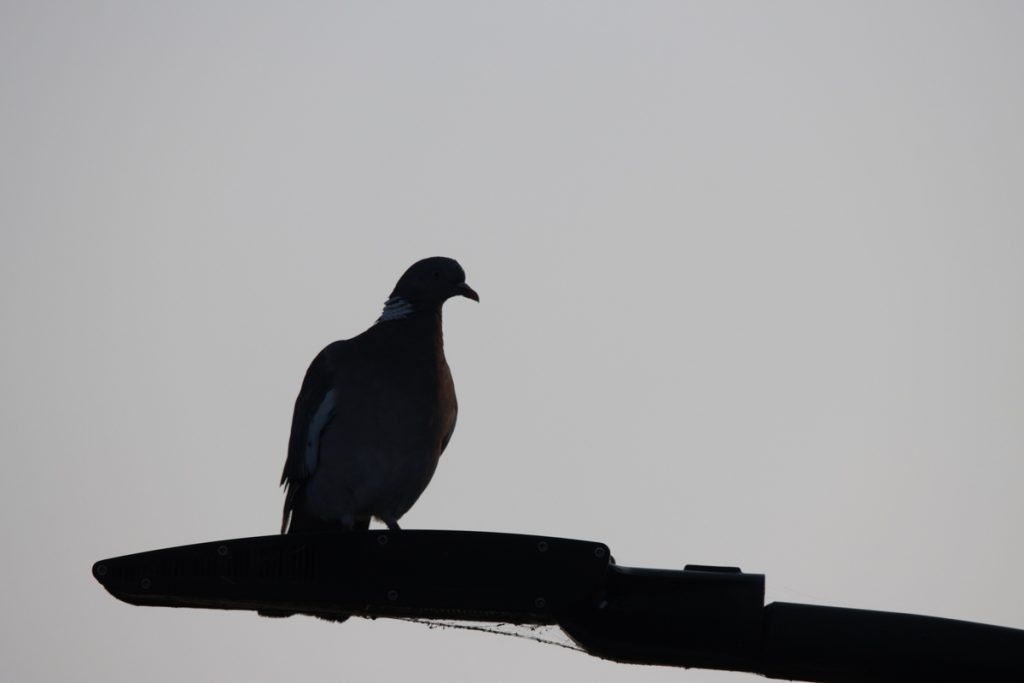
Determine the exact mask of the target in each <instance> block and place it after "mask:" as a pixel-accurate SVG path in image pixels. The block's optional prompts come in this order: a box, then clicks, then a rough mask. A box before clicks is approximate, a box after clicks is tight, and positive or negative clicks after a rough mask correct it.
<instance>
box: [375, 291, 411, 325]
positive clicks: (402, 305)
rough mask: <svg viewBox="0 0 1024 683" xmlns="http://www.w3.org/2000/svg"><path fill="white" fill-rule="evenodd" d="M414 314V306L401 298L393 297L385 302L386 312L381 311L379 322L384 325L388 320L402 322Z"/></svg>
mask: <svg viewBox="0 0 1024 683" xmlns="http://www.w3.org/2000/svg"><path fill="white" fill-rule="evenodd" d="M412 312H413V307H412V304H411V303H409V302H408V301H406V300H405V299H403V298H402V297H400V296H393V297H391V298H390V299H388V300H387V301H386V302H384V310H383V311H381V314H380V317H379V318H377V322H379V323H384V322H387V321H388V320H401V319H402V318H405V317H406V316H408V315H409V314H410V313H412Z"/></svg>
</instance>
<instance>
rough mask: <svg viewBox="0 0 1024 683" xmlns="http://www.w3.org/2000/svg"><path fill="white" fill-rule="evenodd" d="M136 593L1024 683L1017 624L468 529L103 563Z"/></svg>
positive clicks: (871, 677) (665, 654) (805, 671)
mask: <svg viewBox="0 0 1024 683" xmlns="http://www.w3.org/2000/svg"><path fill="white" fill-rule="evenodd" d="M93 575H94V576H95V577H96V578H97V579H98V580H99V581H100V583H102V584H103V586H104V588H106V589H107V590H108V591H110V593H111V594H113V595H114V596H115V597H117V598H118V599H120V600H124V601H125V602H129V603H132V604H135V605H156V606H167V607H204V608H212V609H248V610H257V611H259V612H260V613H262V614H267V615H287V614H293V613H303V614H312V615H316V616H323V617H327V618H344V617H346V616H347V615H350V614H359V615H362V616H370V617H377V616H380V617H411V618H424V619H458V620H476V621H492V622H507V623H522V624H527V623H530V624H556V623H557V624H558V625H559V626H560V627H561V628H562V629H563V630H564V631H565V632H566V633H567V634H568V635H569V636H571V637H572V638H573V639H574V640H575V641H576V642H577V643H579V644H580V646H581V647H582V648H583V649H585V650H586V651H587V652H588V653H590V654H592V655H595V656H598V657H603V658H606V659H610V660H614V661H620V662H635V663H644V664H663V665H670V666H686V667H700V668H709V669H729V670H735V671H749V672H754V673H760V674H762V675H765V676H768V677H769V678H781V679H789V680H800V681H819V682H821V683H852V682H864V683H867V682H873V683H896V682H901V683H914V682H918V681H920V682H924V681H929V682H931V683H945V682H953V681H956V682H958V683H959V682H961V681H987V682H1002V681H1024V631H1020V630H1016V629H1009V628H1000V627H996V626H987V625H984V624H975V623H970V622H963V621H954V620H951V619H938V618H934V617H924V616H917V615H909V614H896V613H891V612H873V611H868V610H853V609H844V608H838V607H823V606H814V605H797V604H791V603H772V604H770V605H768V606H767V607H766V606H765V605H764V576H762V575H760V574H745V573H743V572H741V571H740V570H739V569H737V568H735V567H713V566H702V565H690V566H687V567H686V568H685V569H683V570H678V571H674V570H658V569H636V568H630V567H622V566H619V565H616V564H615V563H614V562H613V561H612V560H611V556H610V554H609V552H608V548H607V547H606V546H605V545H603V544H601V543H593V542H588V541H575V540H569V539H564V538H551V537H544V536H524V535H518V534H494V533H481V532H465V531H398V532H388V531H366V532H353V533H347V534H308V535H302V534H296V535H284V536H278V535H275V536H260V537H254V538H241V539H233V540H228V541H217V542H213V543H200V544H197V545H189V546H181V547H178V548H167V549H164V550H155V551H152V552H145V553H138V554H135V555H126V556H124V557H116V558H111V559H109V560H101V561H100V562H97V563H96V564H95V565H94V566H93Z"/></svg>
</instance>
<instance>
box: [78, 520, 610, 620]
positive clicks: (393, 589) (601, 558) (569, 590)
mask: <svg viewBox="0 0 1024 683" xmlns="http://www.w3.org/2000/svg"><path fill="white" fill-rule="evenodd" d="M608 561H609V555H608V548H607V547H606V546H604V545H603V544H600V543H590V542H586V541H574V540H568V539H563V538H548V537H542V536H523V535H519V534H491V533H478V532H467V531H398V532H389V531H366V532H353V533H343V534H329V533H328V534H294V535H293V534H289V535H275V536H257V537H253V538H239V539H232V540H228V541H216V542H213V543H199V544H197V545H187V546H181V547H177V548H166V549H163V550H154V551H150V552H145V553H137V554H134V555H125V556H123V557H115V558H111V559H107V560H101V561H100V562H97V563H96V564H95V565H94V566H93V575H94V576H95V577H96V578H97V579H98V580H99V582H100V583H101V584H103V587H104V588H106V589H107V590H108V591H110V593H111V594H112V595H113V596H114V597H116V598H118V599H119V600H123V601H125V602H128V603H131V604H134V605H156V606H164V607H206V608H215V609H249V610H259V611H261V612H264V613H275V612H276V613H280V614H282V615H283V614H290V613H304V614H315V615H320V616H330V615H347V614H351V613H358V614H361V615H365V616H391V617H419V618H445V619H467V620H480V621H506V622H512V623H554V622H555V616H554V615H555V613H556V611H558V610H564V609H566V608H567V607H569V606H570V605H572V604H573V603H577V602H582V603H591V602H593V601H594V599H595V596H596V594H597V592H598V591H599V590H600V589H601V587H602V585H603V582H604V578H605V574H606V571H607V566H608Z"/></svg>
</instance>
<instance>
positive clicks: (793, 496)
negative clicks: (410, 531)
mask: <svg viewBox="0 0 1024 683" xmlns="http://www.w3.org/2000/svg"><path fill="white" fill-rule="evenodd" d="M1022 35H1024V5H1022V4H1020V3H1017V2H966V1H965V2H956V3H950V2H886V3H882V2H868V3H865V2H774V3H764V2H704V3H694V2H678V1H676V2H618V3H608V2H528V1H524V0H517V1H516V2H507V3H481V2H429V3H425V2H419V3H418V2H406V3H400V2H390V3H386V2H372V3H359V4H354V3H340V2H339V3H332V2H300V3H268V2H163V3H156V2H141V3H140V2H76V3H66V2H56V3H51V2H29V1H24V2H22V1H12V0H7V1H5V2H2V4H0V122H2V125H0V230H2V242H0V307H2V308H0V312H2V321H3V324H2V326H0V340H2V353H0V378H2V382H0V401H2V405H0V444H2V447H3V457H4V459H5V460H4V464H5V466H4V476H3V478H2V483H0V487H2V491H3V497H2V501H3V502H2V505H3V510H2V514H0V529H2V531H3V539H4V546H5V552H4V561H3V562H2V563H0V580H2V581H3V588H4V594H5V601H4V603H5V607H4V609H3V613H2V616H0V628H2V631H0V642H3V643H4V654H3V655H2V656H0V674H2V675H0V678H3V679H4V680H11V681H55V680H82V681H136V680H147V681H157V682H162V681H166V682H171V681H175V682H178V681H222V680H246V681H252V682H259V681H281V680H290V681H300V680H304V679H313V680H323V681H332V680H337V681H361V682H367V681H400V680H403V679H406V678H407V679H411V678H413V677H416V679H417V680H446V681H474V682H477V681H481V680H487V681H498V682H500V681H522V680H589V681H615V682H620V681H642V682H647V681H670V680H671V681H714V682H719V681H721V682H723V683H725V682H731V681H737V682H740V681H752V680H756V679H755V678H754V677H752V676H749V675H745V674H734V673H718V672H701V671H681V670H675V669H668V668H652V667H635V666H625V665H618V664H612V663H608V662H604V661H600V660H597V659H592V658H589V657H587V656H586V655H583V654H580V653H576V652H571V651H568V650H563V649H560V648H556V647H550V646H544V645H538V644H535V643H530V642H527V641H525V640H519V639H512V638H503V637H499V636H492V635H484V634H478V633H467V632H455V631H451V630H429V629H426V628H423V627H421V626H417V625H412V624H405V623H395V622H389V621H386V620H383V621H376V622H369V621H361V620H360V621H358V622H350V623H346V624H344V625H334V624H328V623H325V622H321V621H317V620H314V619H309V618H300V617H294V618H291V619H283V620H269V619H261V618H258V617H257V616H256V615H254V614H252V613H226V612H214V611H199V610H168V609H156V608H137V607H130V606H128V605H125V604H123V603H120V602H118V601H116V600H115V599H113V598H112V597H110V596H109V595H108V594H107V593H105V592H104V591H103V590H102V588H101V587H100V586H99V585H98V584H97V583H96V582H95V581H94V580H93V578H92V577H91V575H90V566H91V564H92V562H94V561H95V560H98V559H101V558H105V557H110V556H113V555H121V554H126V553H131V552H138V551H143V550H149V549H154V548H160V547H166V546H172V545H179V544H185V543H194V542H200V541H207V540H216V539H222V538H231V537H238V536H250V535H259V534H270V533H274V532H275V531H276V530H277V525H278V523H279V517H280V507H281V503H282V498H283V497H282V494H281V491H280V490H279V489H278V488H277V481H278V477H279V476H280V469H281V466H282V464H283V461H284V455H285V447H286V442H287V435H288V430H289V425H290V420H291V410H292V404H293V401H294V398H295V394H296V392H297V391H298V388H299V384H300V382H301V379H302V376H303V373H304V372H305V369H306V367H307V365H308V363H309V361H310V360H311V359H312V357H313V356H314V355H315V354H316V352H317V351H318V350H319V349H320V348H321V347H322V346H324V345H325V344H326V343H328V342H330V341H332V340H334V339H339V338H347V337H350V336H352V335H354V334H357V333H359V332H361V331H362V330H363V329H365V328H366V327H367V326H369V325H370V324H371V323H372V322H373V321H374V319H375V318H376V317H377V315H378V314H379V310H380V307H381V305H382V304H383V302H384V299H385V298H386V297H387V295H388V293H389V292H390V291H391V288H392V287H393V285H394V282H395V280H396V279H397V278H398V276H399V275H400V274H401V273H402V271H403V270H404V269H405V268H406V267H407V266H408V265H409V264H411V263H412V262H413V261H415V260H417V259H419V258H421V257H424V256H430V255H447V256H452V257H454V258H457V259H458V260H459V261H460V262H461V263H462V265H463V266H464V267H465V269H466V272H467V274H468V281H469V282H470V284H471V285H473V286H474V287H475V288H476V289H477V290H478V291H479V292H480V294H481V298H482V303H480V304H479V305H477V304H474V303H473V302H470V301H467V300H464V299H458V300H453V301H451V302H450V303H449V304H448V305H447V307H446V309H445V335H446V336H445V339H446V343H447V353H448V359H449V362H450V364H451V367H452V370H453V373H454V376H455V381H456V386H457V389H458V393H459V398H460V407H461V411H460V416H459V425H458V429H457V430H456V433H455V436H454V438H453V440H452V442H451V445H450V446H449V448H448V451H447V452H446V454H445V456H444V458H443V459H442V461H441V465H440V467H439V469H438V472H437V475H436V476H435V478H434V481H433V483H432V484H431V486H430V487H429V488H428V489H427V491H426V493H425V494H424V495H423V497H422V498H421V499H420V502H419V503H418V504H417V505H416V506H415V507H414V508H413V509H412V511H411V512H410V513H409V514H407V515H406V517H405V518H404V519H403V524H404V526H406V527H408V528H437V529H475V530H492V531H508V532H522V533H539V534H549V535H556V536H567V537H571V538H581V539H587V540H594V541H602V542H605V543H607V544H608V545H609V546H610V547H611V548H612V551H613V553H614V554H615V557H616V559H617V560H618V561H619V562H620V563H621V564H626V565H632V566H644V567H665V568H681V567H682V566H683V565H684V564H686V563H688V562H689V563H703V564H733V565H739V566H741V567H743V568H744V569H745V570H747V571H752V572H763V573H765V574H766V575H767V577H768V579H767V581H768V593H769V596H768V599H769V600H779V599H781V600H789V601H795V602H811V603H819V604H831V605H842V606H855V607H865V608H876V609H891V610H898V611H907V612H914V613H923V614H934V615H940V616H948V617H955V618H961V619H968V620H976V621H982V622H987V623H994V624H1001V625H1007V626H1015V627H1019V628H1020V627H1024V589H1022V588H1021V583H1020V574H1021V571H1022V569H1024V542H1022V540H1021V539H1022V538H1024V534H1022V532H1021V525H1022V523H1024V496H1022V494H1021V487H1022V483H1024V354H1022V349H1024V305H1022V302H1021V299H1022V295H1024V133H1022V128H1021V122H1022V121H1024V41H1022V40H1021V36H1022Z"/></svg>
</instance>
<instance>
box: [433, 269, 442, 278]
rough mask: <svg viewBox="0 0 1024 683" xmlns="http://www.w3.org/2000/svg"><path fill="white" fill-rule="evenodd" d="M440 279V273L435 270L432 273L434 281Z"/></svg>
mask: <svg viewBox="0 0 1024 683" xmlns="http://www.w3.org/2000/svg"><path fill="white" fill-rule="evenodd" d="M440 277H441V272H440V271H437V270H435V271H434V279H435V280H437V279H438V278H440Z"/></svg>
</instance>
